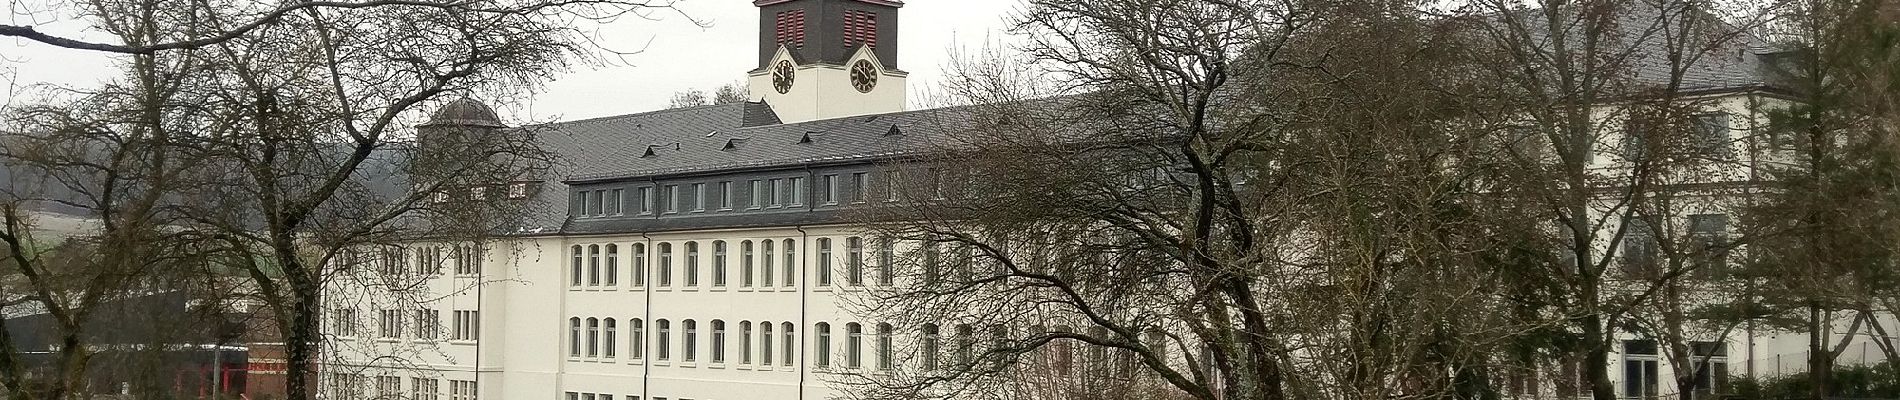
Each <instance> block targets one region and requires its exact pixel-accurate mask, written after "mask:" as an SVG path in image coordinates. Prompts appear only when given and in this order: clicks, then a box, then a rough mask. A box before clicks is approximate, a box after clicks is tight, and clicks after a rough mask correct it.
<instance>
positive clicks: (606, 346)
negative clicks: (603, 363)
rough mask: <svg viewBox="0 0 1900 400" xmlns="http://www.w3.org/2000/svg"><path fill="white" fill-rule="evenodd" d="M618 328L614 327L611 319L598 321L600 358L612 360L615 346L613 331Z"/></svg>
mask: <svg viewBox="0 0 1900 400" xmlns="http://www.w3.org/2000/svg"><path fill="white" fill-rule="evenodd" d="M618 328H619V327H618V326H615V324H614V319H613V318H608V319H604V320H601V321H600V356H601V357H607V358H614V344H615V341H614V339H615V336H614V331H615V330H616V329H618Z"/></svg>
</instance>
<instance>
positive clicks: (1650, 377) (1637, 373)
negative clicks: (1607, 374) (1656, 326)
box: [1623, 340, 1661, 399]
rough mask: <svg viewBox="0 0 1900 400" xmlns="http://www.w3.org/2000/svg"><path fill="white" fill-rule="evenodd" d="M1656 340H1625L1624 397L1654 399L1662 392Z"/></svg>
mask: <svg viewBox="0 0 1900 400" xmlns="http://www.w3.org/2000/svg"><path fill="white" fill-rule="evenodd" d="M1656 360H1657V357H1656V342H1655V341H1650V340H1625V341H1623V398H1626V399H1654V398H1657V396H1658V395H1659V394H1660V391H1659V390H1658V389H1660V387H1661V384H1660V382H1658V381H1657V376H1658V375H1657V371H1656Z"/></svg>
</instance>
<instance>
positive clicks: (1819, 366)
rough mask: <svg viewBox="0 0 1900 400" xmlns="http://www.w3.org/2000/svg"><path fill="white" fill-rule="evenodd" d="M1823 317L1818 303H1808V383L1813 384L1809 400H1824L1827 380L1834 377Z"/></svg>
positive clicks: (1826, 391)
mask: <svg viewBox="0 0 1900 400" xmlns="http://www.w3.org/2000/svg"><path fill="white" fill-rule="evenodd" d="M1823 315H1824V313H1822V312H1821V303H1820V302H1815V301H1810V302H1808V381H1809V382H1810V383H1812V384H1813V390H1812V391H1810V392H1809V393H1808V399H1809V400H1823V399H1826V398H1827V395H1828V383H1829V382H1828V380H1829V379H1831V378H1833V376H1834V374H1833V372H1834V365H1833V364H1834V357H1833V355H1834V353H1833V350H1832V349H1829V348H1827V337H1826V335H1827V332H1826V330H1825V328H1826V327H1827V321H1823V320H1822V318H1823Z"/></svg>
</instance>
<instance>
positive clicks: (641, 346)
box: [627, 318, 647, 360]
mask: <svg viewBox="0 0 1900 400" xmlns="http://www.w3.org/2000/svg"><path fill="white" fill-rule="evenodd" d="M627 328H628V329H629V330H630V331H629V332H628V338H627V339H628V341H627V354H629V355H631V356H632V357H633V359H635V360H638V359H640V357H641V356H642V355H643V354H644V353H645V352H646V347H647V342H646V323H645V321H641V320H640V319H639V318H634V319H630V320H627Z"/></svg>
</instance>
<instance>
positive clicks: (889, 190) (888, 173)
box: [884, 169, 904, 201]
mask: <svg viewBox="0 0 1900 400" xmlns="http://www.w3.org/2000/svg"><path fill="white" fill-rule="evenodd" d="M903 180H904V172H903V171H899V170H896V169H888V170H884V201H897V199H899V198H902V197H903V190H902V189H903V188H899V187H898V185H901V184H902V183H901V182H903Z"/></svg>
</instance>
